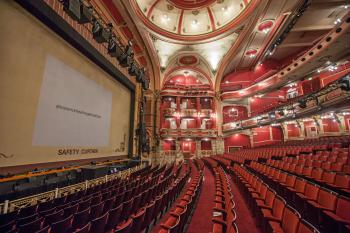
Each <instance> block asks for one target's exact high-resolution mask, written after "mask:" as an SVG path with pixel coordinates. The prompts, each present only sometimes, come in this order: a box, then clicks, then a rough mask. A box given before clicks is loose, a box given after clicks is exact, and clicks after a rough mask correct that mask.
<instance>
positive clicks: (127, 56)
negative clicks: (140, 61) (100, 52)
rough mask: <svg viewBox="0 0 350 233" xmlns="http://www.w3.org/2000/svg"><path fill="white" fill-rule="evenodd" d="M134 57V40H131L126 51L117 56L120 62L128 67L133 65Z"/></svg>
mask: <svg viewBox="0 0 350 233" xmlns="http://www.w3.org/2000/svg"><path fill="white" fill-rule="evenodd" d="M133 57H134V52H133V50H132V42H131V41H129V43H128V45H127V46H126V47H125V50H124V53H122V55H121V56H119V57H117V58H118V61H119V64H120V65H121V66H122V67H128V66H130V65H131V63H132V61H133Z"/></svg>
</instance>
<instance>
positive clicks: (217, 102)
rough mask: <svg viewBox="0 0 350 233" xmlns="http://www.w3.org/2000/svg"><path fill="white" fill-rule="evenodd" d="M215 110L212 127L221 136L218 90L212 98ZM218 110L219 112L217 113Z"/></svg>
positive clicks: (220, 108)
mask: <svg viewBox="0 0 350 233" xmlns="http://www.w3.org/2000/svg"><path fill="white" fill-rule="evenodd" d="M215 110H216V112H217V114H216V119H215V125H213V126H214V129H217V132H218V136H222V115H223V114H222V103H221V101H220V92H217V93H216V95H215V98H214V99H213V112H215ZM219 112H220V114H219ZM214 144H215V143H214Z"/></svg>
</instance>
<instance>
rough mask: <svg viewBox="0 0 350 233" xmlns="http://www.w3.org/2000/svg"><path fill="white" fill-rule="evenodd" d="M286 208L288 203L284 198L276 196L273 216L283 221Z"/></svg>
mask: <svg viewBox="0 0 350 233" xmlns="http://www.w3.org/2000/svg"><path fill="white" fill-rule="evenodd" d="M285 206H286V201H285V200H284V199H283V198H282V197H280V196H278V195H276V197H275V200H274V201H273V205H272V214H273V216H275V217H277V218H278V219H282V215H283V211H284V208H285Z"/></svg>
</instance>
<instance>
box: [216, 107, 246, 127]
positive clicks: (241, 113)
mask: <svg viewBox="0 0 350 233" xmlns="http://www.w3.org/2000/svg"><path fill="white" fill-rule="evenodd" d="M233 108H234V109H236V110H237V116H232V114H231V116H230V111H231V109H233ZM222 112H223V121H224V124H225V123H229V122H234V121H239V120H244V119H247V117H248V111H247V108H246V107H244V106H225V107H223V110H222Z"/></svg>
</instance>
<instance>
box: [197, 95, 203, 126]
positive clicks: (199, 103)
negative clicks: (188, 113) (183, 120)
mask: <svg viewBox="0 0 350 233" xmlns="http://www.w3.org/2000/svg"><path fill="white" fill-rule="evenodd" d="M196 107H197V118H196V125H197V128H198V129H199V128H200V127H201V123H202V122H201V118H200V113H201V101H200V97H196Z"/></svg>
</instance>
